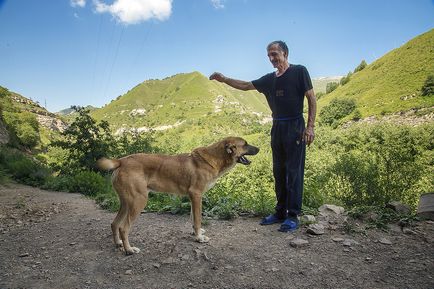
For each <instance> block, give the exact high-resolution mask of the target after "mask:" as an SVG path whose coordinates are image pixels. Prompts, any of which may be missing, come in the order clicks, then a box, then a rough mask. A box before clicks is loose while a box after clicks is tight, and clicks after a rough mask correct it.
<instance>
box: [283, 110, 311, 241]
mask: <svg viewBox="0 0 434 289" xmlns="http://www.w3.org/2000/svg"><path fill="white" fill-rule="evenodd" d="M287 129H288V131H287V133H286V135H287V138H286V141H285V145H284V147H285V148H286V149H287V151H286V159H285V162H286V164H285V165H286V168H287V169H286V180H287V183H286V187H287V196H288V197H287V203H286V207H287V209H288V219H287V220H285V222H284V223H283V224H282V226H281V228H280V229H279V230H280V231H284V232H287V231H292V230H294V229H296V228H297V227H298V220H297V216H298V215H299V214H300V213H301V206H302V195H303V175H304V159H305V143H304V142H302V141H301V136H302V135H301V134H302V132H303V130H304V120H303V119H302V118H300V119H297V120H294V121H292V122H289V124H288V128H287Z"/></svg>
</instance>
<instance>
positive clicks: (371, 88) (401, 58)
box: [318, 29, 434, 117]
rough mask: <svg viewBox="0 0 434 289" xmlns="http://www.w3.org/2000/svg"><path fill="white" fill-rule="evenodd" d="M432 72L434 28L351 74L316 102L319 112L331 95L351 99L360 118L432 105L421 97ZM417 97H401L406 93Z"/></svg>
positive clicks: (433, 65)
mask: <svg viewBox="0 0 434 289" xmlns="http://www.w3.org/2000/svg"><path fill="white" fill-rule="evenodd" d="M433 73H434V29H432V30H431V31H428V32H426V33H424V34H422V35H420V36H418V37H416V38H414V39H412V40H411V41H409V42H407V43H406V44H405V45H403V46H401V47H400V48H397V49H394V50H392V51H391V52H389V53H387V54H386V55H384V56H383V57H381V58H380V59H378V60H376V61H375V62H373V63H371V64H370V65H368V66H367V67H366V68H365V69H364V70H362V71H360V72H357V73H355V74H353V76H352V77H351V80H350V82H349V83H347V84H346V85H344V86H340V87H339V88H337V89H336V90H335V91H333V92H332V93H330V94H328V95H326V96H325V97H323V98H321V99H320V100H319V102H318V108H319V111H320V110H321V108H323V107H324V106H325V105H327V104H329V103H330V101H331V100H332V99H334V98H352V99H354V100H355V101H356V103H357V108H358V109H359V111H360V112H361V114H362V117H366V116H371V115H377V116H378V115H381V114H384V113H394V112H399V111H406V110H409V109H411V108H421V107H432V106H433V105H434V98H433V97H422V96H420V89H421V87H422V85H423V84H424V82H425V80H426V78H427V76H428V75H429V74H433ZM413 94H414V95H416V97H413V98H410V99H407V100H404V99H402V98H404V97H405V96H411V95H413Z"/></svg>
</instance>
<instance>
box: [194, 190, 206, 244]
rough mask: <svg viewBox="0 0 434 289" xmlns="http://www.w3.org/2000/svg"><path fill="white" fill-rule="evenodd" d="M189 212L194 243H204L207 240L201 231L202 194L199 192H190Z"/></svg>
mask: <svg viewBox="0 0 434 289" xmlns="http://www.w3.org/2000/svg"><path fill="white" fill-rule="evenodd" d="M189 195H190V201H191V207H192V209H191V211H192V213H193V228H194V235H195V238H196V241H197V242H199V243H206V242H208V241H209V238H208V237H207V236H205V235H204V234H203V231H202V229H201V225H202V194H201V192H200V191H195V192H191V193H190V194H189Z"/></svg>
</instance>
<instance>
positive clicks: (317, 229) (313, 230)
mask: <svg viewBox="0 0 434 289" xmlns="http://www.w3.org/2000/svg"><path fill="white" fill-rule="evenodd" d="M306 232H307V233H308V234H312V235H323V234H324V226H323V225H321V224H311V225H309V227H308V228H307V231H306Z"/></svg>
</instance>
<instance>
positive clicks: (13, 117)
mask: <svg viewBox="0 0 434 289" xmlns="http://www.w3.org/2000/svg"><path fill="white" fill-rule="evenodd" d="M3 119H4V122H5V124H6V125H7V127H8V128H9V130H10V131H11V132H12V133H13V134H14V135H15V136H16V137H17V139H18V145H21V146H24V147H26V148H29V149H31V148H34V147H35V146H36V145H37V144H38V143H39V142H40V136H39V124H38V121H37V120H36V117H35V115H33V114H32V113H30V112H26V111H25V112H13V111H12V112H11V111H4V112H3Z"/></svg>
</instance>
